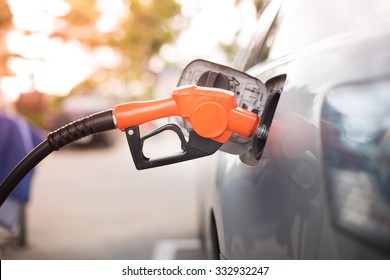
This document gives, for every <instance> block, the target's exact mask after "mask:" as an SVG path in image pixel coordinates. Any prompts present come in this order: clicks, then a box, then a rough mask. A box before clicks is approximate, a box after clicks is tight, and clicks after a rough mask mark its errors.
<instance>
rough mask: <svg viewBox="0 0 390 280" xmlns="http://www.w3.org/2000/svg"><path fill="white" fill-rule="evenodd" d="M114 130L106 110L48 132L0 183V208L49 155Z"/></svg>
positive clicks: (114, 126) (111, 119) (110, 111)
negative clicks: (44, 138) (82, 140)
mask: <svg viewBox="0 0 390 280" xmlns="http://www.w3.org/2000/svg"><path fill="white" fill-rule="evenodd" d="M115 128H116V124H115V120H114V117H113V111H112V110H107V111H103V112H99V113H96V114H93V115H89V116H87V117H84V118H81V119H79V120H77V121H74V122H72V123H69V124H67V125H65V126H63V127H61V128H59V129H57V130H55V131H53V132H50V133H49V134H48V136H47V138H46V140H44V141H43V142H42V143H41V144H39V145H38V146H37V147H35V149H34V150H32V151H31V152H30V153H29V154H28V155H27V156H26V157H25V158H23V159H22V160H21V161H20V162H19V164H18V165H17V166H16V167H15V168H14V169H13V170H12V171H11V173H9V175H8V176H7V177H6V178H5V180H4V181H3V182H2V183H1V185H0V206H1V205H3V203H4V201H5V200H6V199H7V198H8V196H9V195H10V194H11V193H12V191H13V190H14V189H15V188H16V186H17V185H18V184H19V183H20V181H21V180H23V178H24V177H25V176H26V175H27V174H28V173H29V172H30V171H31V170H32V169H33V168H34V167H35V166H36V165H38V163H40V162H41V161H42V160H43V159H44V158H45V157H47V156H48V155H49V154H51V153H52V152H54V151H58V150H60V149H61V148H63V147H65V146H66V145H68V144H71V143H73V142H75V141H77V140H79V139H81V138H83V137H86V136H88V135H93V134H96V133H100V132H104V131H108V130H112V129H115Z"/></svg>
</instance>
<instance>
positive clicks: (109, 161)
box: [1, 132, 209, 259]
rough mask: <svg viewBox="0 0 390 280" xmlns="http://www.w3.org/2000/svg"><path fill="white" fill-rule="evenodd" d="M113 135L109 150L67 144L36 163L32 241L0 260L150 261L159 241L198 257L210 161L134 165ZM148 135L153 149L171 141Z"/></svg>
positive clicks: (122, 139) (167, 145)
mask: <svg viewBox="0 0 390 280" xmlns="http://www.w3.org/2000/svg"><path fill="white" fill-rule="evenodd" d="M118 134H120V133H119V132H118ZM116 138H118V139H116ZM115 139H116V140H117V141H116V142H115V145H114V146H113V147H111V148H109V149H102V148H100V149H65V150H63V151H60V152H57V153H54V154H52V155H50V156H49V157H48V158H47V159H45V160H44V161H43V162H42V163H41V164H40V165H39V167H38V170H37V173H36V176H35V179H34V186H33V191H32V198H31V203H30V204H29V206H28V230H29V232H28V239H29V246H28V247H27V248H26V249H20V248H17V247H15V246H10V247H8V248H6V249H5V250H3V251H2V254H1V258H2V259H150V258H153V256H155V255H156V254H159V253H158V252H157V253H156V250H158V249H156V248H157V247H158V244H160V245H161V244H162V243H163V244H164V242H168V243H170V244H171V247H170V248H171V249H170V250H171V251H172V248H176V249H178V251H177V254H176V257H179V258H181V259H186V258H189V259H191V258H192V259H201V258H203V254H202V251H200V250H199V240H198V241H197V239H196V238H197V236H198V233H197V229H198V216H197V203H196V200H197V192H196V181H197V179H196V178H197V176H198V175H199V174H198V172H199V171H198V167H199V166H200V165H201V164H202V163H203V164H204V163H205V161H207V160H209V159H200V160H196V161H190V162H186V163H182V164H177V165H174V166H169V167H168V166H167V167H161V168H156V169H151V170H145V171H137V170H136V169H135V168H134V165H133V162H132V159H131V155H130V152H129V149H128V146H127V142H126V139H125V137H124V135H123V134H121V135H120V137H118V135H116V137H115ZM150 141H151V142H150V143H148V144H149V145H150V147H149V152H150V153H151V154H152V155H154V153H156V151H157V150H159V151H161V150H163V151H166V150H167V149H168V150H169V149H172V148H171V146H172V145H171V143H172V142H174V141H173V139H172V137H171V135H164V137H163V138H159V140H158V141H155V140H150ZM174 149H176V148H174ZM194 238H195V239H194ZM177 239H178V240H177ZM175 242H176V243H175ZM183 242H184V243H183ZM186 242H188V244H192V245H190V246H189V247H188V248H186V246H184V247H183V246H176V245H175V244H179V245H180V244H181V245H183V244H187V243H186ZM191 242H192V243H191ZM172 244H173V245H172ZM196 244H198V245H196ZM175 246H176V247H175ZM168 247H169V246H168ZM168 251H169V250H168ZM179 251H180V252H179ZM168 255H169V254H168Z"/></svg>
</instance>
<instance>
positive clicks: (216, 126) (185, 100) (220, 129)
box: [114, 86, 260, 143]
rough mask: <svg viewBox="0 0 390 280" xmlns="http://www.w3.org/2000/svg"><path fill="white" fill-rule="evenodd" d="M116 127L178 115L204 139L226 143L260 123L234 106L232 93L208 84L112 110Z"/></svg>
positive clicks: (252, 132) (243, 135)
mask: <svg viewBox="0 0 390 280" xmlns="http://www.w3.org/2000/svg"><path fill="white" fill-rule="evenodd" d="M114 115H115V118H116V122H117V127H118V128H119V129H121V130H125V129H126V128H128V127H131V126H137V125H140V124H143V123H146V122H149V121H152V120H156V119H160V118H165V117H170V116H180V117H182V118H185V119H186V120H187V121H189V122H190V123H191V124H192V128H193V129H194V130H195V132H196V133H197V134H198V135H200V136H202V137H205V138H211V139H213V140H215V141H217V142H220V143H225V142H227V141H228V140H229V138H230V137H231V136H232V134H233V133H236V134H238V135H239V136H241V137H245V138H247V137H251V136H252V135H253V134H254V133H255V131H256V129H257V127H258V126H259V123H260V119H259V117H258V116H257V115H256V114H254V113H252V112H249V111H246V110H244V109H242V108H240V107H237V103H236V98H235V96H234V93H233V92H230V91H227V90H223V89H218V88H208V87H198V86H183V87H178V88H176V89H175V90H174V91H173V93H172V95H171V96H170V97H167V98H163V99H158V100H153V101H141V102H130V103H125V104H120V105H117V106H116V107H115V109H114Z"/></svg>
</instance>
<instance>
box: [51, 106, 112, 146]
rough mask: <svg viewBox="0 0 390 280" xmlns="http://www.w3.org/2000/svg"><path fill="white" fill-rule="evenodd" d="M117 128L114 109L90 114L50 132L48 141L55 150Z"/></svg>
mask: <svg viewBox="0 0 390 280" xmlns="http://www.w3.org/2000/svg"><path fill="white" fill-rule="evenodd" d="M114 128H116V126H115V123H114V121H113V117H112V110H107V111H104V112H100V113H96V114H93V115H89V116H87V117H85V118H82V119H79V120H77V121H74V122H71V123H69V124H67V125H65V126H63V127H60V128H59V129H57V130H55V131H53V132H50V133H49V135H48V136H47V142H48V143H49V145H50V147H51V148H52V149H53V150H54V151H58V150H59V149H61V148H63V147H65V146H66V145H68V144H71V143H73V142H75V141H77V140H79V139H81V138H83V137H86V136H88V135H92V134H96V133H99V132H103V131H107V130H111V129H114Z"/></svg>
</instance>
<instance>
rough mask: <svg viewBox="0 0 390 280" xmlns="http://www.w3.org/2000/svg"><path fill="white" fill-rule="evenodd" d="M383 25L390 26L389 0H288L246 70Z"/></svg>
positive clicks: (254, 49)
mask: <svg viewBox="0 0 390 280" xmlns="http://www.w3.org/2000/svg"><path fill="white" fill-rule="evenodd" d="M383 22H387V24H389V23H390V1H387V0H359V1H356V0H343V1H340V0H326V1H313V0H285V1H284V2H283V4H282V6H281V8H280V10H279V12H278V14H277V16H276V18H275V20H274V22H273V23H272V25H271V26H270V28H269V30H268V33H267V36H266V38H265V39H264V40H263V41H262V42H261V43H262V45H261V46H257V48H253V49H252V52H253V54H252V55H251V57H250V59H249V60H248V61H247V63H246V68H249V67H251V66H253V65H255V64H257V63H259V62H262V61H265V60H268V59H276V58H280V57H282V56H284V55H287V54H290V53H293V52H296V51H298V50H300V49H302V48H304V47H307V46H309V45H311V44H314V43H317V42H320V41H322V40H324V39H327V38H330V37H334V36H338V35H341V34H343V33H348V32H352V31H356V30H360V29H364V28H366V27H368V26H371V25H375V24H379V23H382V24H383Z"/></svg>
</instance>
